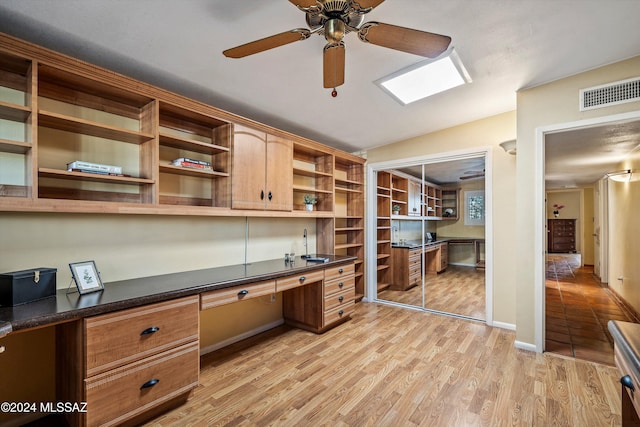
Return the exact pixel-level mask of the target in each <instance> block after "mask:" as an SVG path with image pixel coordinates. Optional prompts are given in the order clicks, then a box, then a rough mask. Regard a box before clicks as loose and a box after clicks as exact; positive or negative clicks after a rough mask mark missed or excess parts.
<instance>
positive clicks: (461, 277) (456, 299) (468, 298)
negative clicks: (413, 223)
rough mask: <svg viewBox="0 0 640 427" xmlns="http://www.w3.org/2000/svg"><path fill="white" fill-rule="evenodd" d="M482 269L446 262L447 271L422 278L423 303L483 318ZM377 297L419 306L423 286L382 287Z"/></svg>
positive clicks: (435, 307)
mask: <svg viewBox="0 0 640 427" xmlns="http://www.w3.org/2000/svg"><path fill="white" fill-rule="evenodd" d="M484 277H485V276H484V271H483V270H477V269H476V268H475V267H463V266H456V265H449V267H448V268H447V270H446V271H444V272H443V273H440V274H438V275H433V274H430V275H427V276H426V278H425V307H426V308H428V309H431V310H437V311H442V312H445V313H453V314H459V315H462V316H467V317H471V318H473V319H478V320H484V319H485V318H486V309H485V280H484ZM378 298H380V299H382V300H385V301H393V302H399V303H402V304H408V305H413V306H418V307H422V287H421V286H415V287H413V288H411V289H408V290H406V291H393V290H389V289H387V290H384V291H382V292H380V293H379V294H378Z"/></svg>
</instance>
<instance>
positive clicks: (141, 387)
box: [140, 378, 160, 390]
mask: <svg viewBox="0 0 640 427" xmlns="http://www.w3.org/2000/svg"><path fill="white" fill-rule="evenodd" d="M159 382H160V380H158V379H156V378H154V379H152V380H149V381H147V382H146V383H144V384H142V385H141V386H140V390H144V389H145V388H150V387H153V386H154V385H156V384H158V383H159Z"/></svg>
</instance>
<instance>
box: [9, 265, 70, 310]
mask: <svg viewBox="0 0 640 427" xmlns="http://www.w3.org/2000/svg"><path fill="white" fill-rule="evenodd" d="M57 271H58V269H57V268H47V267H40V268H32V269H29V270H21V271H12V272H10V273H2V274H0V306H1V307H12V306H14V305H20V304H25V303H28V302H31V301H36V300H39V299H43V298H48V297H51V296H54V295H55V294H56V273H57Z"/></svg>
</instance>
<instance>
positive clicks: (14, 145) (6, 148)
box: [0, 138, 31, 154]
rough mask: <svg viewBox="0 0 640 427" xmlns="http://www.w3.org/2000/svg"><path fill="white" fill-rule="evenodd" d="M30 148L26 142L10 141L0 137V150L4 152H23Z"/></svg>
mask: <svg viewBox="0 0 640 427" xmlns="http://www.w3.org/2000/svg"><path fill="white" fill-rule="evenodd" d="M29 150H31V144H30V143H28V142H21V141H12V140H10V139H2V138H0V151H2V152H5V153H14V154H25V153H26V152H27V151H29Z"/></svg>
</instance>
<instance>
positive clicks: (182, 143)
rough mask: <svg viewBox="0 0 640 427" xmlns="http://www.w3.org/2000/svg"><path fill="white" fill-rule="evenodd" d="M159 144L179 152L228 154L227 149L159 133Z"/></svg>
mask: <svg viewBox="0 0 640 427" xmlns="http://www.w3.org/2000/svg"><path fill="white" fill-rule="evenodd" d="M160 143H161V144H162V145H166V146H168V147H173V148H177V149H179V150H188V151H195V152H197V153H203V154H217V153H225V152H229V151H230V150H229V148H228V147H223V146H221V145H216V144H209V143H207V142H201V141H196V140H193V139H188V138H182V137H179V136H176V135H169V134H167V133H163V132H160Z"/></svg>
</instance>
